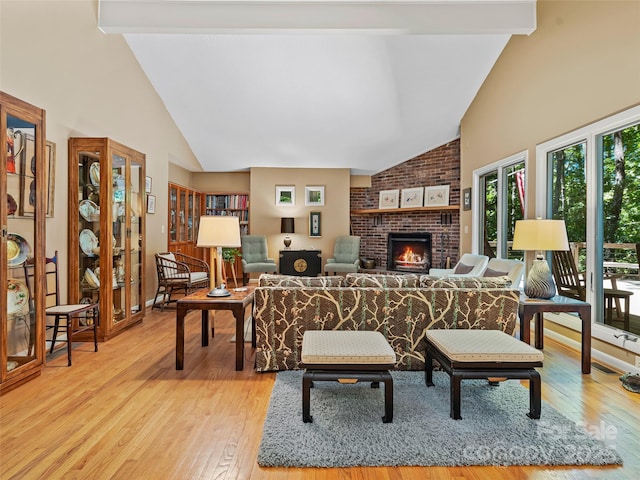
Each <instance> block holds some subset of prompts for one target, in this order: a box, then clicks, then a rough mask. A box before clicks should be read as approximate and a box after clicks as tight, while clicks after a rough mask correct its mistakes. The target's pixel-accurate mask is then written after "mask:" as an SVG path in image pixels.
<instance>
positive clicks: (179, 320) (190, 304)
mask: <svg viewBox="0 0 640 480" xmlns="http://www.w3.org/2000/svg"><path fill="white" fill-rule="evenodd" d="M254 290H255V287H244V288H243V289H240V290H239V291H238V290H234V289H232V290H230V292H231V296H229V297H207V293H209V289H208V288H206V289H203V290H198V291H197V292H194V293H192V294H191V295H187V296H186V297H183V298H181V299H179V300H178V302H177V310H176V370H182V369H183V368H184V317H185V316H186V315H187V312H189V311H190V310H202V346H203V347H206V346H207V345H209V310H230V311H231V312H232V313H233V316H234V317H235V319H236V370H237V371H240V370H242V369H243V368H244V312H245V310H246V308H247V307H248V306H249V305H253V297H254ZM211 335H212V336H213V328H212V329H211ZM255 338H256V337H255V328H254V329H253V335H252V339H251V340H252V341H251V343H252V346H253V347H255V346H256V341H255Z"/></svg>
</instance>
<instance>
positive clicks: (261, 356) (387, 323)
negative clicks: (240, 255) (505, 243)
mask: <svg viewBox="0 0 640 480" xmlns="http://www.w3.org/2000/svg"><path fill="white" fill-rule="evenodd" d="M519 295H520V294H519V291H518V290H517V289H514V288H511V287H510V283H509V280H508V278H506V279H505V278H502V277H497V278H464V279H457V278H433V277H428V276H421V277H418V276H417V275H369V274H348V275H347V276H346V277H341V276H335V277H333V276H330V277H326V276H325V277H288V276H280V275H261V276H260V279H259V283H258V287H257V288H256V290H255V302H254V308H253V316H254V319H255V328H256V370H257V371H259V372H264V371H274V370H291V369H298V368H301V367H300V350H301V345H302V336H303V334H304V332H305V331H306V330H327V329H332V330H338V329H339V330H377V331H380V332H381V333H382V334H383V335H384V336H385V337H386V339H387V341H388V342H389V343H390V344H391V346H392V347H393V349H394V350H395V352H396V357H397V363H396V368H397V369H399V370H422V369H423V368H424V356H423V353H424V349H425V339H424V337H425V331H426V330H427V329H430V328H479V329H496V330H502V331H504V332H506V333H509V334H511V335H512V334H513V332H514V330H515V325H516V318H517V315H518V300H519Z"/></svg>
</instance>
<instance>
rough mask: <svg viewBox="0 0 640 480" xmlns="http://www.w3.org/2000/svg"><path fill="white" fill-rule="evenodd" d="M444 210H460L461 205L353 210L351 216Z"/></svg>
mask: <svg viewBox="0 0 640 480" xmlns="http://www.w3.org/2000/svg"><path fill="white" fill-rule="evenodd" d="M444 210H460V205H447V206H443V207H412V208H370V209H366V210H351V215H373V214H380V213H406V212H441V211H444Z"/></svg>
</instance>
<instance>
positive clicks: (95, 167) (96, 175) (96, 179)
mask: <svg viewBox="0 0 640 480" xmlns="http://www.w3.org/2000/svg"><path fill="white" fill-rule="evenodd" d="M89 179H90V180H91V183H92V184H93V185H94V186H96V187H98V186H100V162H94V163H92V164H91V166H90V167H89Z"/></svg>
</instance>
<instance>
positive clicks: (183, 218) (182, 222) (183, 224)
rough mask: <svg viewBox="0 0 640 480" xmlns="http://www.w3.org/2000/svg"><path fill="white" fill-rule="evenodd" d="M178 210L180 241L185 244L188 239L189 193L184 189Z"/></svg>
mask: <svg viewBox="0 0 640 480" xmlns="http://www.w3.org/2000/svg"><path fill="white" fill-rule="evenodd" d="M178 208H179V213H178V241H179V242H184V241H186V239H187V213H186V211H185V210H186V208H187V192H185V190H184V189H180V193H179V199H178Z"/></svg>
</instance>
